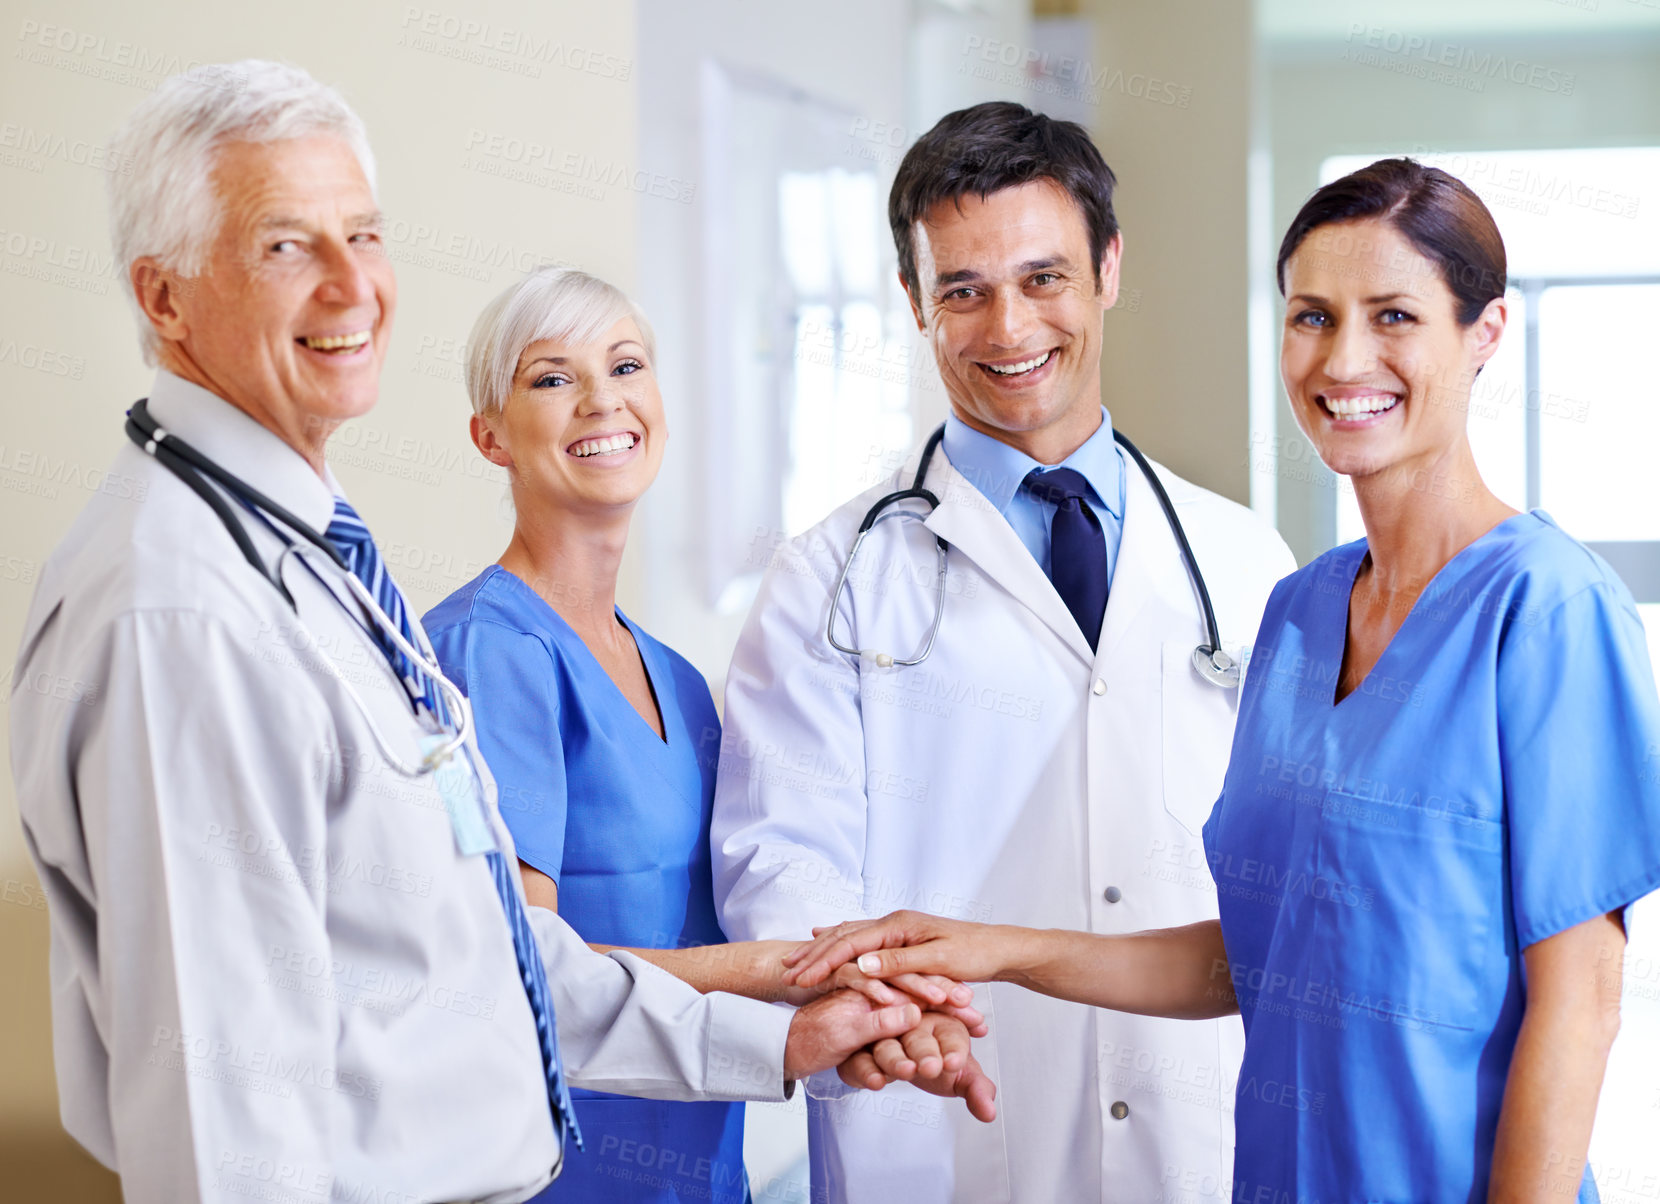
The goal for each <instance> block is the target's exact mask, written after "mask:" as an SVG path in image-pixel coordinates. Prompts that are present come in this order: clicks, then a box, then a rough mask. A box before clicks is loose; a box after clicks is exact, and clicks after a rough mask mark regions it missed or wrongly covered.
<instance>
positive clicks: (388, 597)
mask: <svg viewBox="0 0 1660 1204" xmlns="http://www.w3.org/2000/svg"><path fill="white" fill-rule="evenodd" d="M324 535H325V536H326V537H327V539H328V541H329V542H330V543H331V544H333V545H334V547H335V550H336V551H338V552H339V553H340V555H341V558H342V559H344V560H345V562H346V567H347V568H348V569H350V570H351V572H352V573H353V574H354V575H355V576H356V577H357V579H358V580H359V581H361V582H363V585H364V587H365V588H366V589H368V591H369V594H370V596H371V597H373V598H374V600H375V601H376V602H377V603H379V604H380V608H381V609H382V610H384V611H385V612H386V615H387V617H388V618H389V619H391V620H392V622H393V623H394V624H396V625H397V628H398V631H399V632H400V633H401V634H402V635H403V637H404V638H405V639H406V640H408V641H409V642H410V643H411V644H414V643H415V632H414V629H413V628H412V627H411V626H410V622H409V608H408V607H407V606H406V605H404V600H403V594H402V593H401V592H400V591H399V589H398V585H397V582H395V581H393V580H392V576H391V574H389V573H388V572H387V571H386V566H385V565H384V564H382V563H381V559H380V551H379V549H377V548H376V547H375V541H374V540H373V539H371V538H370V537H369V528H368V527H366V526H364V525H363V520H362V519H361V518H359V517H358V516H357V511H355V510H353V509H352V507H351V503H350V502H348V501H346V499H345V498H341V497H337V498H335V499H334V519H333V521H331V522H330V523H329V529H328V530H327V531H325V532H324ZM371 632H372V634H373V635H374V637H375V642H376V643H377V644H379V645H380V648H381V651H382V652H384V653H385V654H386V659H387V660H388V661H390V662H391V665H392V669H393V671H394V672H395V673H397V675H398V677H399V678H400V679H401V680H402V681H403V683H404V688H405V689H406V690H408V691H409V697H410V701H411V702H412V703H413V704H414V705H415V707H416V709H417V711H425V712H426V713H427V714H430V715H431V716H432V717H433V719H434V720H435V721H436V722H437V723H439V724H440V725H447V724H448V722H449V711H448V708H447V707H445V705H444V700H443V698H442V696H440V695H439V693H438V691H437V689H436V688H435V687H434V686H433V684H432V681H431V679H430V678H429V677H427V675H426V674H425V673H423V672H421V671H419V670H418V669H417V668H416V666H415V665H414V664H413V663H411V661H410V659H409V658H408V657H407V656H405V655H404V654H403V653H402V652H401V651H399V649H398V647H397V645H396V644H394V643H393V642H392V640H391V638H390V637H389V636H387V635H386V634H385V633H384V632H382V631H380V630H379V629H378V628H377V627H371ZM486 859H487V860H488V861H489V863H490V875H491V877H492V878H494V879H495V883H496V894H497V895H498V896H499V897H500V899H501V909H502V911H503V912H505V913H506V915H507V926H508V928H509V929H511V930H512V933H513V953H514V956H515V957H516V959H517V960H518V963H519V980H520V981H521V982H523V983H524V988H525V998H526V999H528V1000H529V1001H530V1014H531V1015H532V1016H533V1017H534V1018H535V1020H536V1039H537V1042H538V1043H539V1044H540V1046H541V1049H542V1069H543V1071H544V1073H545V1075H546V1077H547V1084H548V1103H549V1105H550V1106H551V1107H552V1109H553V1127H554V1130H555V1132H556V1134H557V1136H558V1138H559V1149H560V1151H561V1153H560V1160H561V1161H563V1160H564V1153H563V1151H564V1149H565V1138H566V1136H567V1135H569V1136H570V1137H571V1138H572V1139H574V1140H575V1141H576V1148H577V1149H579V1150H580V1149H581V1148H582V1131H581V1130H580V1129H578V1128H577V1124H576V1113H575V1111H574V1109H572V1107H571V1093H570V1089H569V1088H568V1087H567V1085H566V1083H565V1074H564V1070H563V1068H562V1067H561V1065H560V1062H559V1037H558V1033H557V1031H556V1029H555V1027H554V1017H553V993H552V992H551V991H550V990H549V989H548V972H547V967H546V966H545V965H543V963H542V955H541V952H540V951H539V949H538V947H537V944H536V934H535V933H534V932H532V931H531V928H530V917H529V916H528V915H526V914H525V907H524V904H523V903H522V902H521V901H520V899H519V892H518V891H517V890H515V889H514V883H513V867H512V866H511V865H509V864H508V861H507V858H506V857H504V856H502V854H501V852H500V851H499V850H494V849H492V850H491V851H490V852H489V853H488V854H486Z"/></svg>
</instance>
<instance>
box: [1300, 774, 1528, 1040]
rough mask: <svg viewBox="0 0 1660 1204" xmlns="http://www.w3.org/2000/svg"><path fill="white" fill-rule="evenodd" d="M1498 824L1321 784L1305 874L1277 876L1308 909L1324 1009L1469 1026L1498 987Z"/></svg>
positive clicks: (1416, 801)
mask: <svg viewBox="0 0 1660 1204" xmlns="http://www.w3.org/2000/svg"><path fill="white" fill-rule="evenodd" d="M1503 856H1504V826H1503V824H1502V823H1501V822H1500V821H1499V820H1498V819H1497V818H1496V817H1489V816H1484V815H1482V814H1481V813H1480V811H1479V809H1478V808H1474V807H1471V806H1469V805H1467V804H1465V803H1463V802H1462V801H1461V800H1458V799H1443V798H1441V797H1440V796H1438V795H1435V794H1424V793H1410V794H1409V793H1407V792H1404V791H1403V792H1401V793H1400V794H1398V795H1396V796H1394V797H1386V796H1363V795H1358V794H1349V793H1345V792H1343V791H1337V790H1333V791H1328V792H1327V794H1326V796H1325V801H1324V806H1323V808H1322V814H1321V818H1320V829H1319V840H1318V856H1317V859H1316V874H1315V877H1314V879H1313V880H1312V881H1309V882H1306V883H1297V884H1287V888H1286V889H1287V890H1291V889H1296V890H1298V891H1306V892H1307V893H1308V895H1309V896H1310V902H1309V906H1311V907H1313V908H1316V909H1317V911H1316V916H1317V924H1318V931H1319V934H1320V942H1319V948H1320V950H1321V959H1322V962H1323V963H1324V967H1325V976H1326V978H1327V982H1326V983H1325V984H1324V989H1323V990H1322V992H1321V1001H1322V1003H1323V1004H1324V1005H1326V1009H1325V1010H1327V1011H1329V1012H1330V1013H1331V1015H1332V1016H1334V1017H1341V1016H1345V1015H1365V1016H1368V1017H1370V1018H1372V1019H1377V1020H1383V1021H1387V1022H1390V1023H1394V1024H1397V1025H1401V1026H1403V1027H1407V1028H1416V1029H1425V1028H1432V1027H1443V1028H1456V1029H1471V1028H1475V1027H1477V1026H1478V1025H1481V1024H1483V1023H1485V1022H1486V1021H1487V1019H1490V1013H1492V1012H1493V1011H1494V1010H1495V1009H1496V1007H1497V1006H1498V1003H1499V1001H1500V1000H1501V999H1502V995H1503V984H1502V983H1497V984H1495V983H1493V982H1490V981H1488V979H1489V975H1490V974H1491V973H1493V972H1494V970H1495V967H1499V966H1501V965H1502V963H1503V947H1502V942H1503V884H1504V874H1503Z"/></svg>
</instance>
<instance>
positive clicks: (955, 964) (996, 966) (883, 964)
mask: <svg viewBox="0 0 1660 1204" xmlns="http://www.w3.org/2000/svg"><path fill="white" fill-rule="evenodd" d="M813 937H814V939H813V940H811V941H808V942H805V943H804V944H802V945H800V946H798V947H797V948H796V949H794V950H792V951H791V952H790V953H789V954H788V955H786V956H785V958H784V965H785V966H786V967H787V969H786V970H785V971H784V982H785V983H786V984H789V985H791V986H796V987H812V986H817V985H818V984H819V983H821V982H824V981H825V980H826V979H827V978H829V977H830V975H831V974H834V973H837V972H839V971H840V969H841V967H843V966H845V965H847V964H848V963H849V962H853V961H855V959H857V965H858V968H859V970H860V971H862V972H863V973H864V974H867V975H869V976H870V977H872V978H881V979H885V980H887V981H888V982H890V983H891V984H893V985H895V986H900V985H902V983H906V982H912V981H914V980H916V979H917V978H918V977H919V976H926V975H946V976H949V977H950V978H952V979H955V980H957V981H958V982H988V981H991V980H993V979H996V978H999V977H1001V976H1002V975H1003V973H1004V971H1005V970H1006V969H1007V966H1006V958H1005V955H1004V952H1003V949H1002V941H1001V935H1000V930H998V929H996V928H993V927H991V926H989V925H985V924H972V923H969V922H967V921H965V920H948V919H945V918H943V917H941V916H931V915H926V914H924V913H922V912H916V911H896V912H894V913H893V914H891V915H888V916H884V917H883V918H882V919H880V920H851V921H849V922H847V923H845V924H837V925H836V926H835V927H834V928H815V929H813ZM906 989H907V990H909V989H910V988H908V987H907V988H906Z"/></svg>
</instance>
